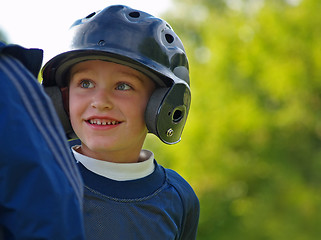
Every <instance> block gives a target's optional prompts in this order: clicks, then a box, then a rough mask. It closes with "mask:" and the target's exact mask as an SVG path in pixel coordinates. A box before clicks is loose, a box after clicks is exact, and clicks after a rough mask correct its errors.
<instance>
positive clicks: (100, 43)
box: [98, 40, 106, 46]
mask: <svg viewBox="0 0 321 240" xmlns="http://www.w3.org/2000/svg"><path fill="white" fill-rule="evenodd" d="M105 43H106V42H105V40H99V42H98V45H99V46H104V45H105Z"/></svg>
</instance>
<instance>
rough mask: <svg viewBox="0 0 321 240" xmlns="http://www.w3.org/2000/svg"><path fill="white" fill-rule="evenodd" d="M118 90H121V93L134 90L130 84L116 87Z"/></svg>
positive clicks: (121, 84)
mask: <svg viewBox="0 0 321 240" xmlns="http://www.w3.org/2000/svg"><path fill="white" fill-rule="evenodd" d="M116 89H117V90H121V91H126V90H130V89H132V87H131V86H129V85H128V84H126V83H120V84H119V85H118V86H117V87H116Z"/></svg>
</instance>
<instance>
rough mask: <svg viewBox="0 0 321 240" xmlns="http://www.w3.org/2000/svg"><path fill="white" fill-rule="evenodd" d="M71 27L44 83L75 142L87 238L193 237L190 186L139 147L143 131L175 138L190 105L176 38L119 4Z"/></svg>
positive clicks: (195, 213) (194, 205) (194, 206)
mask: <svg viewBox="0 0 321 240" xmlns="http://www.w3.org/2000/svg"><path fill="white" fill-rule="evenodd" d="M70 31H71V34H72V35H71V42H70V43H71V44H70V48H69V49H68V50H67V51H65V52H63V53H61V54H59V55H57V56H56V57H54V58H52V59H51V60H50V61H49V62H48V63H47V64H46V65H45V66H44V68H43V85H44V87H45V88H46V90H47V92H48V93H49V94H50V95H51V97H52V99H53V101H54V103H55V104H56V106H57V111H58V112H59V113H60V115H61V119H68V118H69V119H70V122H71V125H72V129H71V128H70V127H69V124H68V123H64V126H65V131H66V133H67V134H69V135H72V134H73V131H74V132H75V134H76V135H77V136H78V137H79V139H80V141H81V145H74V146H73V147H72V151H73V153H74V156H75V158H76V160H77V162H78V165H79V169H80V171H81V173H82V176H83V180H84V183H85V199H84V218H85V231H86V235H87V238H88V239H109V240H112V239H153V240H156V239H161V240H164V239H184V240H185V239H195V237H196V230H197V225H198V218H199V202H198V199H197V197H196V195H195V193H194V191H193V190H192V188H191V187H190V185H189V184H188V183H187V182H186V181H185V180H184V179H183V178H182V177H181V176H179V175H178V174H177V173H176V172H174V171H172V170H169V169H164V168H163V167H162V166H160V165H159V164H157V162H156V161H155V160H154V155H153V153H152V152H150V151H147V150H141V149H142V146H143V143H144V140H145V137H146V134H147V133H148V132H151V133H154V134H155V135H156V136H158V137H159V138H160V139H161V140H162V141H163V142H165V143H168V144H173V143H176V142H178V141H179V140H180V136H181V132H182V130H183V127H184V125H185V121H186V118H187V113H188V110H189V105H190V90H189V71H188V62H187V58H186V54H185V50H184V47H183V45H182V43H181V41H180V39H179V38H178V36H177V35H176V34H175V32H174V31H173V30H172V29H171V27H170V26H169V25H168V24H167V23H166V22H165V21H163V20H162V19H159V18H155V17H153V16H151V15H149V14H147V13H145V12H142V11H138V10H134V9H131V8H129V7H126V6H121V5H119V6H110V7H107V8H105V9H103V10H102V11H99V12H96V13H92V14H90V15H88V16H87V17H86V18H84V19H80V20H78V21H76V22H75V23H74V24H73V26H72V27H71V29H70ZM55 91H56V93H58V95H61V96H62V97H61V98H60V97H58V98H57V97H56V94H55ZM60 99H63V104H61V103H60V102H59V100H60ZM61 108H64V109H65V110H66V112H68V117H65V116H62V114H63V111H61Z"/></svg>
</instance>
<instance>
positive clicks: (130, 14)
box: [129, 12, 140, 18]
mask: <svg viewBox="0 0 321 240" xmlns="http://www.w3.org/2000/svg"><path fill="white" fill-rule="evenodd" d="M129 16H131V17H132V18H139V17H140V13H139V12H131V13H129Z"/></svg>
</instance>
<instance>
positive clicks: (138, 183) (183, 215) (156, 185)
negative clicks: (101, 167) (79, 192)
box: [78, 161, 200, 240]
mask: <svg viewBox="0 0 321 240" xmlns="http://www.w3.org/2000/svg"><path fill="white" fill-rule="evenodd" d="M154 164H155V170H154V172H153V173H152V174H150V175H148V176H146V177H144V178H141V179H137V180H130V181H115V180H111V179H109V178H106V177H103V176H100V175H97V174H95V173H93V172H91V171H89V170H88V169H86V168H85V167H84V166H83V165H82V164H81V163H78V165H79V169H80V172H81V174H82V176H83V180H84V184H85V198H84V221H85V232H86V236H87V239H91V240H98V239H99V240H101V239H108V240H119V239H137V240H144V239H146V240H150V239H153V240H165V239H166V240H174V239H182V240H194V239H195V238H196V231H197V225H198V220H199V210H200V209H199V201H198V198H197V197H196V195H195V193H194V191H193V189H192V188H191V186H190V185H189V184H188V183H187V182H186V181H185V180H184V179H183V178H182V177H181V176H180V175H179V174H177V173H176V172H174V171H173V170H169V169H165V168H163V167H162V166H160V165H158V164H157V162H156V161H154Z"/></svg>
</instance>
